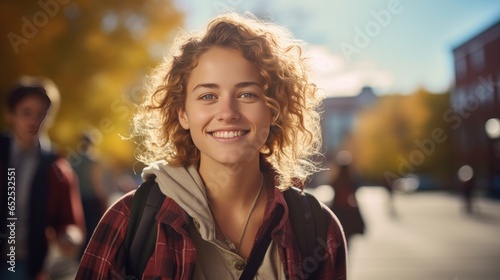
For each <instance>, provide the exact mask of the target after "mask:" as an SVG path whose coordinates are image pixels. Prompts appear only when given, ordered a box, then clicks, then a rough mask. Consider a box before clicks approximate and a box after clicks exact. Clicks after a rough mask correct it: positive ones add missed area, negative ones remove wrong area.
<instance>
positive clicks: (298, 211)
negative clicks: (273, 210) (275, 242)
mask: <svg viewBox="0 0 500 280" xmlns="http://www.w3.org/2000/svg"><path fill="white" fill-rule="evenodd" d="M283 195H284V197H285V200H286V203H287V205H288V215H289V218H290V220H291V221H292V228H293V232H294V234H295V237H296V240H297V241H298V243H299V244H298V245H299V248H300V252H301V255H302V260H303V262H302V266H303V270H304V276H305V279H315V276H316V275H317V274H318V273H319V271H320V270H321V269H320V268H321V265H320V264H321V262H320V260H319V259H314V256H315V250H316V249H317V248H322V247H321V245H320V243H319V241H321V242H322V243H326V217H325V213H324V212H323V209H322V207H321V205H320V203H319V202H318V200H317V199H316V198H315V197H314V196H313V195H312V194H310V193H307V192H305V191H302V190H300V189H298V188H295V187H292V188H289V189H288V190H286V191H284V192H283ZM306 259H308V260H309V259H311V260H315V261H316V262H317V266H316V265H315V264H312V265H313V266H312V267H311V268H309V267H306V265H307V263H308V262H304V260H306ZM311 270H313V271H311Z"/></svg>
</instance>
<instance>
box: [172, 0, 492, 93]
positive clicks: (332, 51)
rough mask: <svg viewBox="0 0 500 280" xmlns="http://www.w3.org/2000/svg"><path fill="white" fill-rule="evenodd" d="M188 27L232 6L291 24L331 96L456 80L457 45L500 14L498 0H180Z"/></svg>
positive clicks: (433, 86) (434, 86)
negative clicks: (370, 88)
mask: <svg viewBox="0 0 500 280" xmlns="http://www.w3.org/2000/svg"><path fill="white" fill-rule="evenodd" d="M175 2H176V5H177V6H178V7H179V9H181V10H182V11H183V12H184V13H185V14H186V21H185V26H184V28H186V29H199V28H203V27H204V26H205V24H206V23H207V22H208V21H209V20H210V18H211V17H213V16H214V15H217V14H219V13H221V12H222V11H224V10H225V9H227V8H233V9H237V10H239V11H250V12H252V13H255V14H257V15H259V16H263V17H265V18H267V19H271V20H273V21H276V22H277V23H279V24H281V25H284V26H286V27H288V28H289V29H290V30H291V31H292V32H293V34H294V35H295V36H296V37H297V38H300V39H303V40H305V41H306V42H307V43H308V44H309V45H310V50H309V51H310V56H311V57H313V58H314V59H313V61H316V62H318V63H319V64H317V65H313V69H315V71H316V72H317V73H316V74H315V79H316V80H317V83H318V84H319V85H320V86H322V87H323V88H324V89H325V91H326V93H327V94H328V95H352V94H356V93H357V92H358V90H359V88H360V87H361V86H363V85H365V84H368V85H371V86H373V87H374V88H375V90H376V92H377V93H379V94H384V93H389V92H398V93H403V94H404V93H410V92H411V91H413V90H415V89H416V88H417V87H418V86H424V87H426V88H427V89H429V90H431V91H435V92H439V91H444V90H446V89H447V88H448V87H449V86H450V85H452V84H453V79H454V74H453V57H452V50H453V48H454V47H456V46H458V45H459V44H461V43H463V42H465V41H466V40H468V39H469V38H471V37H472V36H474V35H475V34H477V33H478V32H480V31H482V30H484V29H485V28H487V27H489V26H490V25H492V24H493V23H495V22H497V21H499V20H500V1H497V0H478V1H465V0H458V1H452V0H437V1H432V0H399V1H398V0H371V1H368V0H342V1H332V0H275V1H270V0H255V1H245V0H192V1H189V2H188V1H183V0H175Z"/></svg>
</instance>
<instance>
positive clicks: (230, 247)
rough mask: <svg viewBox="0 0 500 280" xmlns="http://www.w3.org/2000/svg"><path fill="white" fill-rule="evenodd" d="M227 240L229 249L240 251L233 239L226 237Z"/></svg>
mask: <svg viewBox="0 0 500 280" xmlns="http://www.w3.org/2000/svg"><path fill="white" fill-rule="evenodd" d="M225 242H226V244H227V246H229V249H231V251H233V252H238V249H236V246H234V243H233V242H232V241H231V240H229V238H226V240H225Z"/></svg>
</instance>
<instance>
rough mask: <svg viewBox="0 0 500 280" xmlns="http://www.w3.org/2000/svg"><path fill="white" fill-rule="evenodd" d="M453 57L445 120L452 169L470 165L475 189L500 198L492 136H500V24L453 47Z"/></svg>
mask: <svg viewBox="0 0 500 280" xmlns="http://www.w3.org/2000/svg"><path fill="white" fill-rule="evenodd" d="M453 56H454V63H455V88H454V90H452V92H451V94H450V103H451V109H452V111H450V112H449V114H446V115H445V116H444V118H445V120H446V121H447V122H449V123H450V125H451V128H452V130H453V136H454V137H453V140H454V141H453V151H454V152H453V154H454V157H455V158H454V162H455V163H456V166H455V168H456V170H458V169H459V168H460V167H461V166H464V165H470V166H471V167H472V168H473V170H474V178H475V181H474V182H475V187H476V188H478V189H480V190H484V191H486V192H487V193H488V194H489V195H491V196H494V197H500V139H499V138H498V137H499V135H495V133H496V134H498V133H500V121H499V119H500V21H497V22H496V23H495V24H493V25H491V26H490V27H488V28H486V29H485V30H483V31H482V32H480V33H479V34H477V35H475V36H474V37H473V38H470V39H469V40H467V41H466V42H464V43H462V44H461V45H459V46H457V47H456V48H454V49H453ZM490 119H492V121H490V122H489V124H488V125H486V123H487V122H488V120H490ZM486 127H488V128H486ZM491 133H493V134H491Z"/></svg>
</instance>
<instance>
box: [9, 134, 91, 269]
mask: <svg viewBox="0 0 500 280" xmlns="http://www.w3.org/2000/svg"><path fill="white" fill-rule="evenodd" d="M12 141H13V139H11V138H10V137H9V136H5V135H0V170H1V172H0V182H2V187H1V191H0V201H1V208H0V218H1V220H2V228H1V233H2V238H3V237H4V236H8V231H7V230H8V229H7V228H6V226H7V223H6V222H4V221H7V218H8V217H9V216H10V214H9V212H8V211H9V209H8V208H7V206H8V203H7V202H8V197H9V193H8V181H9V180H12V179H11V177H14V178H16V176H20V174H15V175H14V176H11V174H12V173H11V174H8V169H9V168H10V167H12V166H10V165H9V156H10V147H11V143H12ZM14 171H15V170H14ZM14 180H15V179H14ZM11 185H12V184H11ZM30 186H31V190H30V197H29V205H30V209H29V223H28V224H29V231H28V244H27V248H28V252H29V253H28V259H27V260H26V261H27V264H28V271H29V275H30V276H31V277H35V276H36V275H37V274H38V273H39V272H40V271H41V270H42V269H43V265H44V260H45V257H46V255H47V251H48V241H47V238H46V233H45V230H46V228H47V227H53V228H54V229H55V231H56V232H57V233H59V232H61V231H62V230H64V229H65V227H67V226H68V225H76V226H78V227H79V228H80V229H81V230H82V232H84V231H85V226H84V223H85V222H84V217H83V210H82V206H81V200H80V193H79V190H78V182H77V180H76V177H75V173H74V172H73V170H72V169H71V166H70V165H69V163H68V162H67V160H66V159H65V158H63V157H61V156H59V155H57V154H55V153H54V152H52V151H47V150H44V149H40V150H39V162H38V166H37V167H36V171H35V174H34V177H33V181H32V183H31V185H30ZM8 215H9V216H8ZM5 233H7V235H6V234H5ZM1 241H2V242H0V252H5V249H6V248H5V246H6V245H8V244H7V242H5V241H7V240H6V239H5V240H1ZM6 258H7V256H6V254H3V253H2V256H1V258H0V259H1V262H2V266H5V264H6V262H7V259H6Z"/></svg>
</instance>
